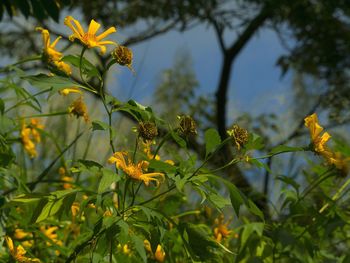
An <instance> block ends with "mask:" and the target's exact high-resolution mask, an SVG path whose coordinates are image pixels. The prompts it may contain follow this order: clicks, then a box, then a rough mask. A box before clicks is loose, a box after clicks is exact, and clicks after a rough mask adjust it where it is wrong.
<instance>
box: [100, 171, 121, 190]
mask: <svg viewBox="0 0 350 263" xmlns="http://www.w3.org/2000/svg"><path fill="white" fill-rule="evenodd" d="M101 171H102V178H101V180H100V184H99V186H98V190H97V191H98V193H99V194H101V193H103V192H104V191H105V190H106V189H107V188H108V187H110V186H111V184H112V183H114V182H118V181H119V180H120V178H121V177H120V176H119V175H118V174H117V173H116V172H115V171H112V170H109V169H106V168H103V169H102V170H101Z"/></svg>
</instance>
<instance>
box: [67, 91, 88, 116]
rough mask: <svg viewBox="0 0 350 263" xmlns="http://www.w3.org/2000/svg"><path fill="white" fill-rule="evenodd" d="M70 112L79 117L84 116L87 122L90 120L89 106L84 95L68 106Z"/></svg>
mask: <svg viewBox="0 0 350 263" xmlns="http://www.w3.org/2000/svg"><path fill="white" fill-rule="evenodd" d="M68 112H69V113H71V114H73V115H74V116H76V117H77V118H79V117H83V118H84V120H85V122H88V121H89V115H88V113H87V107H86V105H85V103H84V101H83V98H82V97H79V98H78V99H77V100H75V101H73V103H72V104H71V105H70V107H69V108H68Z"/></svg>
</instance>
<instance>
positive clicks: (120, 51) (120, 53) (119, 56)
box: [112, 46, 133, 69]
mask: <svg viewBox="0 0 350 263" xmlns="http://www.w3.org/2000/svg"><path fill="white" fill-rule="evenodd" d="M112 57H113V58H114V59H115V60H116V61H117V63H118V64H119V65H121V66H126V67H128V68H130V69H132V67H131V64H132V57H133V54H132V51H131V49H130V48H128V47H125V46H117V47H116V48H115V49H114V50H113V51H112Z"/></svg>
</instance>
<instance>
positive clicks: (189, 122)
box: [179, 115, 197, 136]
mask: <svg viewBox="0 0 350 263" xmlns="http://www.w3.org/2000/svg"><path fill="white" fill-rule="evenodd" d="M179 129H180V132H181V133H182V134H183V135H185V136H194V135H196V134H197V124H196V122H195V121H194V119H193V118H192V117H191V116H188V115H183V116H181V117H180V127H179Z"/></svg>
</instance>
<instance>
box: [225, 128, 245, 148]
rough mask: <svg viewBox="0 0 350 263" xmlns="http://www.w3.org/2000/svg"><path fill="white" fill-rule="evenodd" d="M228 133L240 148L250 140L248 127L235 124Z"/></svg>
mask: <svg viewBox="0 0 350 263" xmlns="http://www.w3.org/2000/svg"><path fill="white" fill-rule="evenodd" d="M227 134H228V135H229V136H230V137H232V138H233V140H234V142H235V144H236V147H237V149H238V150H240V149H241V147H242V146H243V145H244V144H246V143H247V142H248V139H249V133H248V131H247V130H246V129H244V128H241V127H240V126H238V125H237V124H235V125H233V126H232V128H231V129H229V130H227Z"/></svg>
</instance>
